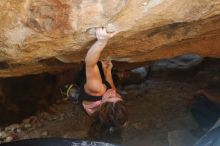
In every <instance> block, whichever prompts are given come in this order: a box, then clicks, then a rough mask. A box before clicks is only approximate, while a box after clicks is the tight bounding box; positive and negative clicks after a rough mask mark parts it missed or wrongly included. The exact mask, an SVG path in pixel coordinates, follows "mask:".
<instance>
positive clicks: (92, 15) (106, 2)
mask: <svg viewBox="0 0 220 146" xmlns="http://www.w3.org/2000/svg"><path fill="white" fill-rule="evenodd" d="M0 9H1V11H0V19H1V21H0V61H1V62H0V77H8V76H18V75H25V74H35V73H40V72H50V71H51V72H54V71H60V70H62V69H64V68H70V67H71V66H72V64H71V63H72V62H79V61H82V60H83V59H84V56H85V53H86V52H87V50H88V48H89V46H90V45H91V44H92V43H93V42H94V40H95V37H94V33H93V32H94V31H93V30H94V28H95V27H100V26H105V27H106V28H107V31H109V32H112V31H119V33H118V34H117V35H116V36H115V37H114V38H112V40H111V41H110V42H109V44H108V46H107V47H106V49H105V51H104V52H103V54H102V59H106V58H109V59H113V60H117V61H128V62H143V61H153V60H158V59H161V58H170V57H174V56H178V55H182V54H189V53H190V54H199V55H201V56H210V57H219V56H220V1H219V0H193V1H191V0H144V1H143V0H90V1H89V0H1V3H0ZM60 61H61V62H60ZM62 62H63V63H62ZM67 63H68V64H67Z"/></svg>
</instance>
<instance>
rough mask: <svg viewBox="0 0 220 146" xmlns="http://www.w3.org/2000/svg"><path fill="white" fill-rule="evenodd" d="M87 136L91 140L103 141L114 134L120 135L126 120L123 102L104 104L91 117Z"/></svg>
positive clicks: (125, 109) (126, 115)
mask: <svg viewBox="0 0 220 146" xmlns="http://www.w3.org/2000/svg"><path fill="white" fill-rule="evenodd" d="M91 119H92V120H91V124H90V128H89V133H88V134H89V136H90V138H93V139H105V137H109V136H111V135H113V134H114V133H120V131H121V129H122V128H123V127H124V126H125V125H126V122H127V120H128V114H127V108H126V105H125V103H124V101H117V102H106V103H103V104H102V105H101V107H100V108H99V110H97V111H96V112H95V113H94V114H93V115H92V116H91Z"/></svg>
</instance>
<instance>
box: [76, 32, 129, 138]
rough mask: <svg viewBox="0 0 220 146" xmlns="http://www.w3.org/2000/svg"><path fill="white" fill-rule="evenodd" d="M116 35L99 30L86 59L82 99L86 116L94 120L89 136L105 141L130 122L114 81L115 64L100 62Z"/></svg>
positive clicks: (80, 96) (81, 91)
mask: <svg viewBox="0 0 220 146" xmlns="http://www.w3.org/2000/svg"><path fill="white" fill-rule="evenodd" d="M115 34H116V32H115V33H107V32H106V29H105V28H96V38H97V41H96V42H95V43H94V44H93V45H92V47H91V48H90V49H89V50H88V52H87V55H86V57H85V76H86V77H85V81H84V83H83V86H82V87H81V90H80V95H79V99H80V100H81V103H82V106H83V108H84V110H85V111H86V113H87V114H88V115H89V116H91V118H92V120H91V125H90V129H89V135H90V137H93V138H102V137H106V136H108V135H111V133H114V132H115V131H120V129H121V128H122V127H124V126H125V124H126V121H127V119H128V116H127V110H126V106H125V103H124V101H123V98H122V97H121V96H120V95H119V94H118V93H117V91H116V88H115V85H114V82H113V79H112V72H111V71H112V67H113V65H112V62H111V61H102V62H99V61H98V60H99V57H100V54H101V52H102V51H103V49H104V47H105V46H106V44H107V42H108V40H109V39H110V38H111V37H113V36H114V35H115Z"/></svg>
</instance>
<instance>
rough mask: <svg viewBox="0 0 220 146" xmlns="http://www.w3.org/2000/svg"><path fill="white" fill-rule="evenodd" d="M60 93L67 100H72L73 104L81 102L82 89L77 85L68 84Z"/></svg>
mask: <svg viewBox="0 0 220 146" xmlns="http://www.w3.org/2000/svg"><path fill="white" fill-rule="evenodd" d="M60 92H61V94H62V96H63V97H64V99H65V100H70V101H71V102H73V103H78V102H79V94H80V88H79V86H78V85H76V84H68V85H65V86H64V87H63V88H61V89H60Z"/></svg>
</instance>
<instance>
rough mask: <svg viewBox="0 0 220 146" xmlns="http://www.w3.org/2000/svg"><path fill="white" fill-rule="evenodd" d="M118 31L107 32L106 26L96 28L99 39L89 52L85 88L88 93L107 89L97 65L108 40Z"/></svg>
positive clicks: (86, 59)
mask: <svg viewBox="0 0 220 146" xmlns="http://www.w3.org/2000/svg"><path fill="white" fill-rule="evenodd" d="M114 34H116V33H107V32H106V29H105V28H97V29H96V37H97V41H96V42H95V43H94V44H93V45H92V47H91V48H90V49H89V51H88V52H87V55H86V58H85V63H86V84H85V86H84V87H85V90H86V91H87V93H90V94H94V95H96V94H97V95H99V94H102V93H103V92H104V91H105V88H106V87H105V86H104V85H103V84H102V78H101V75H100V72H99V68H98V66H97V62H98V60H99V57H100V54H101V52H102V50H103V49H104V47H105V46H106V44H107V42H108V40H109V39H110V38H111V37H113V36H114Z"/></svg>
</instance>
